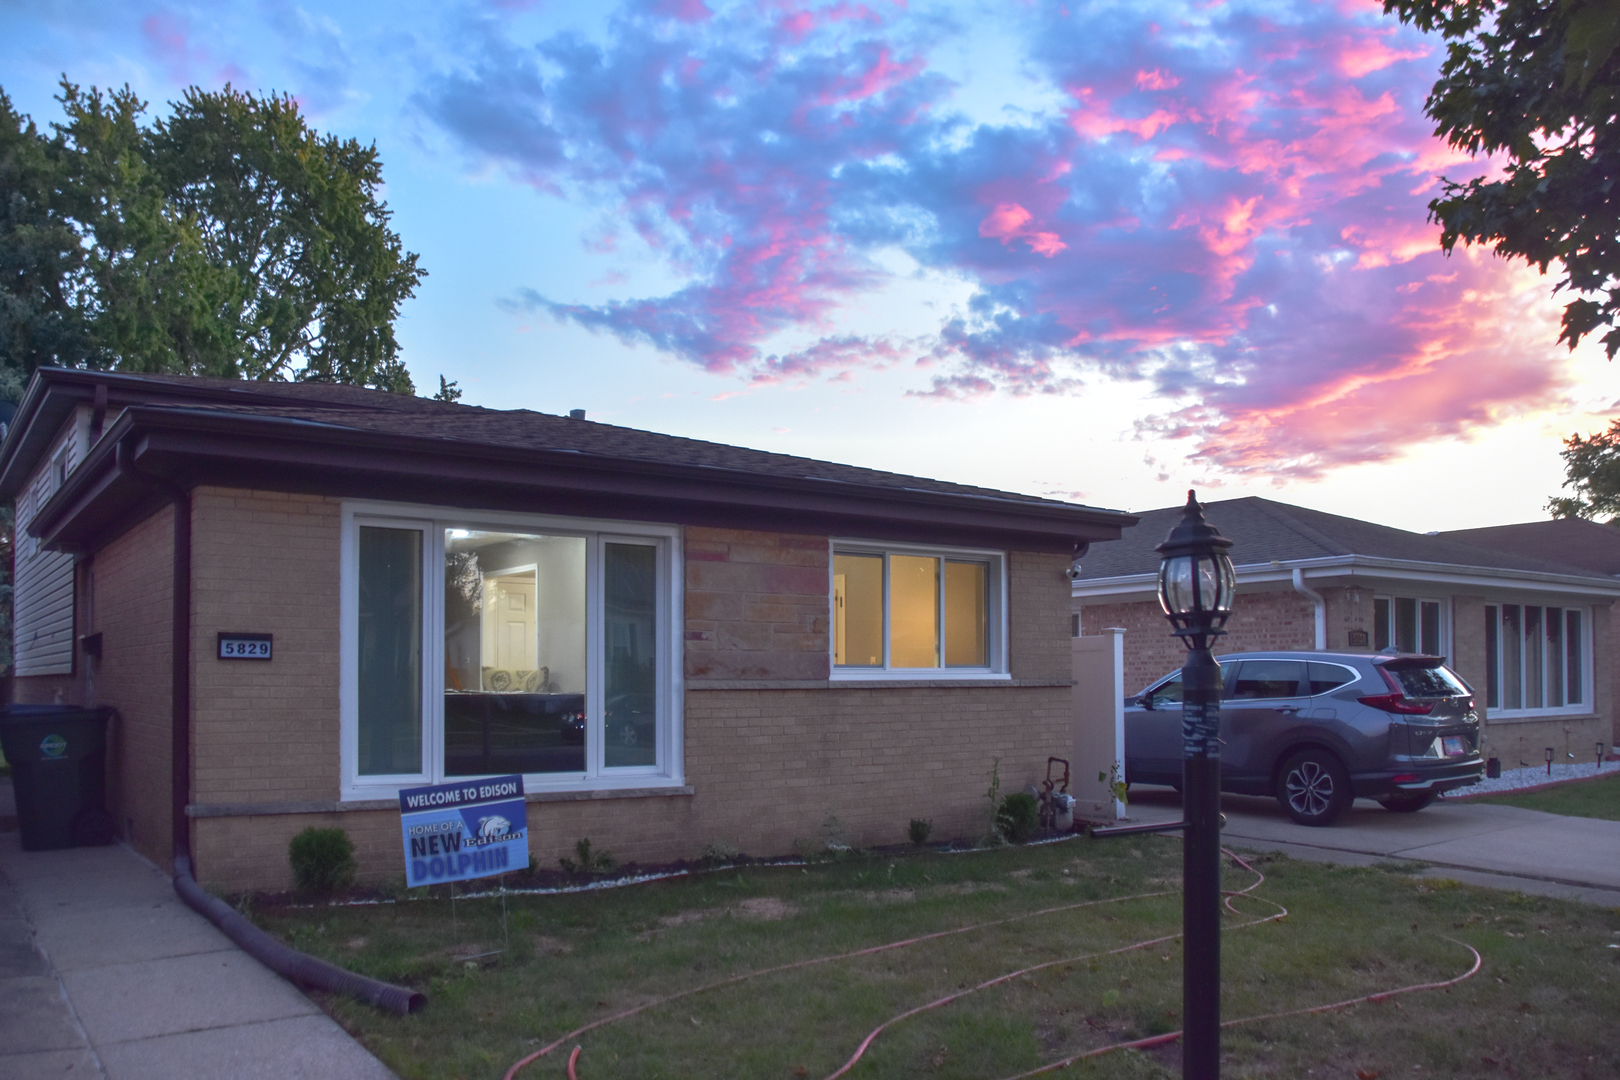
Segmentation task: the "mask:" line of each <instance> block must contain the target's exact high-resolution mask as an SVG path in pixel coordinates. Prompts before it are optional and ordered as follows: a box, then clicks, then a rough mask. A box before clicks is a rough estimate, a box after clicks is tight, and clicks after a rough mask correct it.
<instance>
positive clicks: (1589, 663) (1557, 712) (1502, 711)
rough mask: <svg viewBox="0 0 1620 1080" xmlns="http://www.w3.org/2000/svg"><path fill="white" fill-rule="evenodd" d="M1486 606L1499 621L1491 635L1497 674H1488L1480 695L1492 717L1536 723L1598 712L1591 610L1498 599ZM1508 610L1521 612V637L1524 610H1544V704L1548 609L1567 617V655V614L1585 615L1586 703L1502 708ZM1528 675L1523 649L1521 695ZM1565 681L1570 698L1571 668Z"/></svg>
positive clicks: (1565, 672) (1566, 625) (1583, 665)
mask: <svg viewBox="0 0 1620 1080" xmlns="http://www.w3.org/2000/svg"><path fill="white" fill-rule="evenodd" d="M1483 606H1484V607H1485V608H1488V609H1494V610H1495V612H1496V618H1495V620H1494V621H1493V624H1492V627H1491V633H1492V634H1494V635H1495V637H1496V671H1495V672H1494V673H1493V672H1490V671H1489V670H1487V671H1486V672H1485V682H1486V686H1485V688H1484V693H1482V694H1480V695H1479V704H1480V705H1483V706H1485V708H1486V709H1487V710H1488V713H1489V715H1490V717H1492V718H1494V719H1498V720H1534V719H1536V718H1538V717H1560V716H1586V715H1589V714H1592V713H1595V712H1597V705H1596V703H1595V696H1596V687H1595V686H1594V685H1593V681H1592V680H1593V675H1594V674H1595V666H1594V664H1593V657H1592V609H1591V608H1590V607H1588V606H1586V605H1584V604H1562V603H1557V602H1549V601H1544V600H1498V599H1492V600H1487V601H1486V602H1485V604H1484V605H1483ZM1504 607H1517V608H1518V609H1519V633H1520V634H1521V635H1522V634H1523V633H1524V609H1525V608H1527V607H1534V608H1540V609H1541V619H1542V631H1541V634H1540V635H1539V640H1540V643H1541V648H1542V667H1541V672H1542V675H1541V689H1542V698H1543V700H1545V699H1546V694H1547V670H1548V668H1547V652H1546V649H1547V631H1546V619H1547V609H1548V608H1557V609H1558V610H1559V611H1560V612H1562V613H1565V614H1561V615H1560V616H1559V617H1560V618H1562V619H1563V620H1564V636H1565V640H1564V649H1565V653H1566V655H1567V653H1568V649H1569V642H1568V640H1567V635H1568V632H1569V621H1568V615H1567V613H1568V612H1571V611H1578V612H1580V613H1581V642H1580V645H1581V696H1582V698H1584V700H1583V701H1580V702H1577V703H1576V704H1574V705H1556V706H1551V707H1549V706H1546V705H1538V706H1536V707H1534V708H1529V709H1509V708H1506V707H1504V706H1503V705H1502V704H1501V702H1502V701H1504V700H1505V693H1504V691H1505V689H1506V687H1505V685H1504V683H1503V679H1502V657H1503V651H1502V609H1503V608H1504ZM1489 644H1490V643H1489V642H1487V643H1486V646H1487V654H1486V655H1487V656H1489ZM1524 674H1525V657H1524V651H1523V650H1522V649H1521V650H1520V652H1519V686H1520V687H1521V692H1522V688H1523V686H1524ZM1493 676H1494V679H1495V685H1494V686H1493V685H1491V681H1492V679H1493ZM1563 679H1564V694H1565V696H1566V697H1567V696H1568V695H1569V685H1568V684H1569V670H1568V667H1567V666H1566V667H1565V668H1564V670H1563ZM1492 693H1494V694H1495V696H1496V700H1497V704H1496V705H1494V706H1493V705H1490V704H1489V701H1490V695H1491V694H1492Z"/></svg>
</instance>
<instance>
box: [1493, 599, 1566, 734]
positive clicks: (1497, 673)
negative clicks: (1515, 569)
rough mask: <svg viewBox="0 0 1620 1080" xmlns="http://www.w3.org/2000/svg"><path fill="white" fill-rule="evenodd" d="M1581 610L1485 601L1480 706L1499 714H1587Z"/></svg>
mask: <svg viewBox="0 0 1620 1080" xmlns="http://www.w3.org/2000/svg"><path fill="white" fill-rule="evenodd" d="M1587 626H1588V623H1587V618H1586V610H1585V609H1584V608H1562V607H1544V606H1541V605H1538V604H1486V605H1485V705H1486V707H1487V708H1489V709H1493V710H1496V711H1497V712H1498V713H1524V714H1534V713H1538V712H1540V713H1552V712H1588V711H1590V710H1591V704H1590V702H1588V700H1587V691H1586V687H1587V683H1588V679H1587V674H1586V657H1587V654H1588V651H1589V650H1588V644H1587V636H1586V635H1587V633H1588V630H1587Z"/></svg>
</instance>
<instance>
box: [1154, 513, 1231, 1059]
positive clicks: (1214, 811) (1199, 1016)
mask: <svg viewBox="0 0 1620 1080" xmlns="http://www.w3.org/2000/svg"><path fill="white" fill-rule="evenodd" d="M1231 546H1232V541H1230V540H1228V539H1227V538H1226V537H1224V536H1222V535H1221V534H1220V533H1219V532H1217V531H1216V530H1215V527H1214V526H1213V525H1211V524H1210V523H1209V522H1207V521H1205V520H1204V512H1203V509H1202V508H1201V507H1200V506H1199V505H1198V500H1197V498H1196V497H1194V495H1193V493H1192V492H1191V491H1189V492H1187V508H1186V511H1185V513H1184V514H1183V515H1182V518H1181V523H1180V524H1179V525H1177V526H1176V527H1175V528H1174V529H1171V530H1170V535H1169V536H1168V537H1167V538H1166V539H1165V541H1164V543H1162V544H1160V545H1159V547H1158V551H1159V554H1160V555H1161V556H1162V557H1163V558H1164V562H1163V564H1162V565H1161V566H1160V567H1159V603H1160V604H1161V605H1162V606H1163V607H1164V614H1165V617H1166V618H1167V619H1169V620H1170V622H1171V624H1172V625H1174V626H1175V630H1174V631H1172V633H1174V634H1175V636H1176V637H1179V638H1181V639H1182V641H1183V642H1185V643H1186V645H1187V663H1186V666H1184V667H1183V668H1182V669H1181V703H1182V704H1181V735H1182V762H1181V790H1182V800H1181V802H1182V817H1183V818H1184V820H1185V821H1186V825H1185V827H1184V829H1183V831H1182V837H1183V841H1184V842H1183V847H1182V851H1183V856H1182V859H1183V861H1182V890H1183V891H1182V901H1181V921H1182V948H1183V950H1184V952H1183V964H1182V990H1181V1002H1182V1009H1181V1012H1182V1016H1183V1018H1184V1020H1183V1023H1182V1039H1181V1043H1182V1070H1181V1074H1182V1076H1184V1077H1188V1078H1190V1080H1215V1078H1216V1077H1218V1076H1219V1075H1220V1071H1221V750H1220V745H1221V744H1220V738H1219V736H1220V731H1221V669H1220V665H1219V664H1217V663H1216V662H1215V656H1214V654H1212V653H1211V652H1210V651H1209V646H1210V642H1212V641H1214V640H1215V639H1216V638H1217V637H1219V636H1220V635H1222V634H1224V633H1226V631H1225V630H1224V629H1222V627H1224V626H1225V625H1226V619H1227V616H1229V615H1231V614H1232V593H1233V592H1234V591H1235V590H1236V586H1237V580H1236V575H1234V573H1233V572H1232V560H1231V559H1230V558H1228V557H1227V554H1226V549H1227V548H1229V547H1231Z"/></svg>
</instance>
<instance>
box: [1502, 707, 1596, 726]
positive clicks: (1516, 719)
mask: <svg viewBox="0 0 1620 1080" xmlns="http://www.w3.org/2000/svg"><path fill="white" fill-rule="evenodd" d="M1596 719H1597V713H1596V712H1594V711H1592V710H1591V709H1581V710H1580V711H1578V712H1568V711H1563V710H1560V711H1556V712H1555V711H1552V710H1550V709H1549V710H1537V711H1536V712H1500V711H1498V712H1491V711H1490V709H1489V708H1487V709H1486V711H1485V723H1486V724H1498V723H1500V724H1521V723H1530V722H1532V721H1536V720H1596Z"/></svg>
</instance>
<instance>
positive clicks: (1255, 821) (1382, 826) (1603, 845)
mask: <svg viewBox="0 0 1620 1080" xmlns="http://www.w3.org/2000/svg"><path fill="white" fill-rule="evenodd" d="M1221 812H1222V813H1224V814H1225V815H1226V825H1225V827H1224V828H1222V830H1221V840H1222V842H1223V843H1226V844H1228V845H1230V846H1232V847H1235V848H1244V849H1247V850H1249V851H1281V852H1283V853H1284V854H1287V855H1290V856H1293V857H1294V858H1300V859H1309V860H1312V861H1316V862H1335V863H1344V864H1348V865H1354V866H1366V865H1369V864H1372V863H1375V862H1392V861H1400V860H1405V861H1410V862H1413V863H1422V864H1425V869H1423V870H1422V871H1421V872H1422V873H1424V874H1427V875H1428V876H1430V877H1447V878H1453V879H1455V880H1457V881H1464V882H1468V883H1469V884H1473V885H1484V886H1486V887H1488V888H1493V889H1511V890H1514V891H1517V892H1524V893H1533V894H1535V895H1538V896H1556V897H1561V898H1563V899H1568V900H1580V901H1584V902H1586V903H1592V904H1599V905H1602V906H1604V907H1617V908H1620V821H1600V820H1596V819H1594V818H1577V817H1562V816H1560V815H1557V814H1544V813H1541V812H1539V811H1536V810H1525V809H1523V808H1521V807H1517V806H1502V805H1498V804H1494V803H1478V802H1469V801H1465V800H1458V801H1449V800H1441V801H1440V802H1437V803H1435V804H1433V805H1431V806H1429V807H1427V808H1425V809H1423V810H1421V811H1419V812H1417V813H1415V814H1394V813H1391V812H1389V811H1388V810H1385V809H1384V808H1383V807H1381V806H1379V805H1378V804H1377V803H1375V802H1372V801H1371V800H1367V799H1357V800H1356V802H1355V803H1354V804H1353V805H1352V807H1351V809H1350V812H1349V813H1347V814H1346V815H1345V816H1344V818H1343V819H1341V820H1340V821H1339V823H1338V824H1336V825H1333V826H1330V827H1327V828H1310V827H1308V826H1304V825H1296V824H1294V822H1293V821H1292V820H1290V819H1289V817H1288V815H1287V814H1286V813H1284V812H1283V809H1282V807H1281V806H1279V805H1278V804H1277V801H1276V800H1275V799H1265V798H1260V797H1257V796H1248V795H1222V796H1221ZM1130 814H1131V817H1132V818H1133V819H1136V820H1140V821H1144V822H1147V821H1169V820H1174V819H1176V818H1179V817H1180V816H1181V796H1180V795H1178V794H1177V793H1176V792H1174V791H1172V790H1170V789H1169V788H1159V787H1140V788H1134V787H1133V788H1132V789H1131V801H1130Z"/></svg>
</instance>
